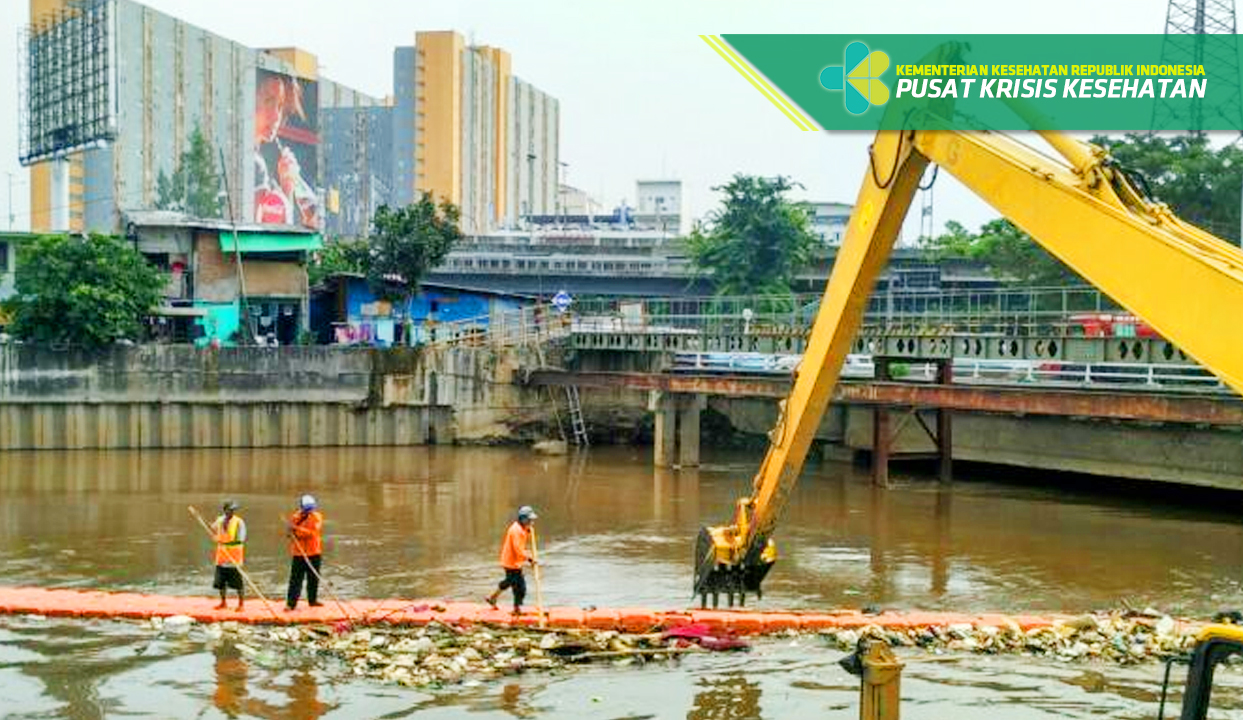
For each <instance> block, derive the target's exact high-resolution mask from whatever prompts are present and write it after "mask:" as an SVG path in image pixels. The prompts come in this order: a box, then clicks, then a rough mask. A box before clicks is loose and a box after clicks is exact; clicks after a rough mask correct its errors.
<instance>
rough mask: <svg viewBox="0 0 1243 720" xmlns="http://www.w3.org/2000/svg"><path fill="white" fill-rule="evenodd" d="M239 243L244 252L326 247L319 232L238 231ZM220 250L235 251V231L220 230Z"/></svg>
mask: <svg viewBox="0 0 1243 720" xmlns="http://www.w3.org/2000/svg"><path fill="white" fill-rule="evenodd" d="M237 244H238V245H240V246H241V250H242V252H244V253H265V252H271V253H275V252H299V251H311V250H320V249H322V248H323V247H324V239H323V238H322V237H321V236H320V235H319V233H255V232H240V231H239V232H238V233H237ZM220 250H221V251H222V252H226V253H231V252H235V249H234V245H233V233H231V232H229V231H227V230H222V231H221V232H220Z"/></svg>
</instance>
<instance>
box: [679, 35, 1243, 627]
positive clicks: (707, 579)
mask: <svg viewBox="0 0 1243 720" xmlns="http://www.w3.org/2000/svg"><path fill="white" fill-rule="evenodd" d="M945 52H947V53H951V52H954V49H953V48H947V49H946V50H945ZM891 105H892V106H893V107H890V108H889V112H902V113H904V114H907V117H908V119H909V118H910V117H911V116H912V115H913V114H914V113H920V116H919V118H918V119H919V120H920V122H918V123H911V125H912V126H915V125H917V126H919V127H921V128H931V129H921V130H918V131H915V130H904V131H901V132H898V131H881V132H880V133H878V134H877V136H876V139H875V142H874V143H873V145H872V146H871V148H870V150H869V167H868V171H867V173H865V175H864V181H863V187H862V188H861V189H860V191H859V196H858V199H857V200H856V203H855V211H854V214H853V215H852V216H851V220H850V224H849V226H848V227H847V230H846V235H845V238H844V240H843V241H842V246H841V248H840V250H839V252H838V255H837V259H836V261H835V263H834V265H833V272H832V275H831V276H830V278H829V283H828V286H827V287H826V289H825V293H824V297H823V299H822V301H821V303H820V310H819V313H818V315H817V316H816V319H815V322H814V324H813V326H812V330H811V334H810V336H809V338H808V342H807V347H806V351H805V352H804V355H803V360H802V363H801V365H800V366H799V369H798V371H797V375H796V377H795V380H794V385H793V387H792V389H791V391H790V394H789V396H788V397H787V398H786V399H785V400H784V401H782V403H781V406H780V408H781V409H780V413H779V418H778V422H777V426H776V428H775V429H774V430H773V432H772V433H770V438H771V444H770V446H769V448H768V452H767V455H766V456H765V458H764V460H763V462H762V464H761V465H760V469H759V472H758V473H756V475H755V478H754V480H753V483H752V491H751V494H750V495H749V496H747V497H745V498H742V499H740V500H739V501H738V502H737V505H736V508H735V513H734V517H733V519H732V521H731V523H730V524H727V525H723V526H718V527H708V528H704V529H703V530H701V532H700V535H699V540H698V543H697V545H696V550H695V553H696V554H695V585H694V591H695V593H696V594H698V595H699V596H700V597H701V599H702V601H703V602H704V604H705V605H706V603H707V600H708V597H709V596H711V597H712V598H713V601H714V604H715V603H716V601H717V598H718V595H719V594H720V593H725V594H727V595H728V597H729V600H730V604H732V603H733V600H734V597H735V596H737V597H738V599H739V601H740V602H741V601H745V594H746V593H748V592H752V593H756V594H759V593H760V583H761V582H762V581H763V579H764V577H765V576H766V575H767V573H768V570H769V569H770V568H771V566H772V564H773V562H774V561H775V558H776V549H775V545H774V544H773V543H772V540H771V535H772V532H773V530H774V528H775V526H776V522H777V520H778V517H779V515H780V512H781V509H782V507H783V505H784V504H785V501H786V498H787V496H788V495H789V493H790V491H791V489H792V488H793V486H794V484H795V483H796V482H797V480H798V477H799V473H800V472H801V470H802V467H803V462H804V460H805V458H806V455H807V450H808V448H809V447H810V445H811V440H812V436H813V435H814V433H815V431H816V429H817V428H818V427H819V425H820V421H821V419H822V418H823V416H824V413H825V411H826V410H827V408H828V404H829V400H830V398H831V397H832V394H833V389H834V386H835V385H836V384H837V380H838V376H839V374H840V372H841V368H842V365H843V363H844V362H845V358H846V354H847V352H848V350H849V348H850V346H851V343H852V342H853V340H854V338H855V335H856V333H857V332H858V330H859V327H860V325H861V323H862V321H863V315H864V310H865V307H866V304H867V299H868V297H869V295H870V294H871V292H872V288H873V287H874V286H875V283H876V280H877V278H878V277H879V275H880V273H881V271H882V270H883V269H884V267H885V265H886V263H887V262H888V260H889V256H890V254H891V252H892V250H893V245H894V242H895V240H896V238H897V236H898V231H899V229H900V227H901V225H902V222H903V220H904V219H905V217H906V213H907V209H908V208H909V207H910V204H911V202H912V200H913V199H914V196H915V192H916V190H917V188H918V183H919V180H920V178H921V176H922V174H923V171H924V169H925V167H926V166H927V165H928V164H929V163H936V164H937V165H938V166H939V167H940V168H941V170H944V171H946V172H948V173H949V174H951V175H953V176H954V177H956V178H957V179H958V180H960V181H961V182H962V183H963V184H964V185H966V186H967V187H968V188H969V189H971V190H972V191H973V192H974V193H975V194H976V195H978V196H979V197H980V198H981V199H983V200H984V201H985V202H987V203H989V204H990V205H992V206H993V207H994V208H996V209H997V210H998V211H1000V212H1001V213H1002V214H1003V215H1004V216H1005V217H1007V218H1009V219H1010V220H1011V221H1012V222H1013V223H1014V224H1015V225H1017V226H1018V227H1020V228H1021V229H1023V230H1024V231H1025V232H1027V233H1028V234H1030V235H1031V236H1032V237H1033V238H1035V240H1036V241H1037V242H1038V243H1040V245H1041V246H1043V247H1044V248H1045V249H1046V250H1047V251H1049V253H1050V254H1052V255H1053V256H1055V257H1057V258H1058V259H1059V260H1061V261H1062V262H1063V263H1065V264H1066V265H1067V266H1068V267H1070V268H1071V269H1073V270H1074V271H1075V272H1077V273H1078V274H1079V275H1080V276H1082V277H1084V278H1086V279H1087V280H1089V281H1090V282H1092V283H1093V284H1094V285H1096V286H1097V287H1099V288H1100V289H1101V290H1103V291H1104V292H1105V293H1106V294H1107V295H1109V296H1110V297H1112V298H1113V299H1114V300H1115V301H1117V302H1118V303H1119V304H1121V305H1122V306H1123V307H1125V308H1127V309H1128V310H1130V311H1131V312H1133V313H1134V314H1135V315H1136V316H1138V317H1140V318H1142V319H1143V320H1144V321H1145V322H1147V323H1148V324H1149V325H1150V326H1152V327H1153V328H1154V329H1155V330H1156V331H1157V332H1158V333H1160V334H1161V335H1162V336H1163V337H1165V338H1167V339H1169V340H1170V341H1172V342H1173V343H1175V344H1176V345H1178V346H1179V348H1180V349H1182V350H1183V351H1184V352H1186V353H1187V354H1188V355H1189V356H1191V357H1193V358H1195V359H1196V360H1197V361H1199V362H1200V364H1202V365H1203V366H1204V367H1206V368H1208V369H1209V370H1211V371H1212V372H1213V373H1215V374H1216V375H1217V376H1218V377H1219V378H1221V380H1222V381H1223V382H1225V383H1226V384H1227V385H1229V386H1230V387H1231V388H1233V389H1234V390H1235V391H1236V392H1243V346H1241V345H1243V342H1241V340H1240V337H1239V335H1238V334H1237V332H1236V330H1235V327H1236V326H1237V322H1238V321H1237V308H1239V307H1243V250H1240V249H1239V248H1237V247H1235V246H1233V245H1230V244H1228V243H1226V242H1225V241H1224V240H1221V239H1220V238H1217V237H1215V236H1213V235H1211V234H1209V233H1207V232H1205V231H1203V230H1201V229H1199V228H1196V227H1194V226H1191V225H1189V224H1187V223H1184V222H1183V221H1181V220H1179V219H1178V218H1177V217H1176V216H1174V215H1173V213H1171V212H1170V211H1169V209H1168V208H1166V207H1165V206H1164V205H1161V204H1159V203H1155V202H1152V201H1150V200H1149V199H1147V198H1146V197H1144V196H1143V194H1142V193H1140V192H1139V191H1138V190H1137V189H1136V188H1135V187H1134V186H1133V185H1132V184H1131V182H1130V180H1129V179H1128V178H1127V176H1126V174H1125V173H1124V172H1123V171H1122V170H1121V169H1120V168H1118V167H1117V166H1116V165H1115V164H1114V163H1113V161H1112V160H1111V158H1110V157H1109V156H1108V154H1107V153H1106V152H1105V151H1104V150H1103V149H1101V148H1099V147H1096V146H1094V145H1091V144H1088V143H1083V142H1080V141H1078V140H1075V139H1074V138H1071V137H1069V136H1066V135H1062V134H1059V133H1054V132H1047V131H1042V132H1041V135H1042V136H1043V137H1044V138H1045V140H1046V141H1048V143H1049V144H1050V145H1051V146H1052V147H1053V148H1054V150H1055V151H1056V152H1057V153H1058V154H1059V155H1061V156H1062V157H1061V159H1055V158H1053V157H1050V156H1048V155H1045V154H1042V153H1040V152H1038V151H1036V150H1034V149H1032V148H1030V147H1027V146H1025V145H1023V144H1021V143H1019V142H1017V141H1015V140H1013V139H1012V138H1009V137H1007V136H1004V135H1001V134H997V133H992V132H987V131H964V130H960V129H955V127H954V126H953V125H952V124H951V123H950V122H949V121H947V120H945V119H944V118H946V117H950V116H951V114H952V106H949V105H947V104H945V103H944V102H941V103H939V104H928V105H911V104H907V105H902V104H901V103H898V102H895V103H891ZM1012 106H1015V109H1016V111H1017V112H1019V114H1020V115H1021V116H1024V117H1027V118H1032V117H1033V116H1034V113H1033V112H1032V111H1031V110H1030V109H1028V108H1026V107H1023V106H1018V105H1017V104H1012Z"/></svg>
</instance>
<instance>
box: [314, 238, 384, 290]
mask: <svg viewBox="0 0 1243 720" xmlns="http://www.w3.org/2000/svg"><path fill="white" fill-rule="evenodd" d="M370 257H371V255H370V247H369V246H368V245H367V241H366V240H337V241H336V242H332V243H329V244H327V245H325V246H324V249H323V250H321V251H319V252H318V253H316V256H315V257H314V258H313V259H312V260H311V263H310V265H309V266H308V267H307V276H308V278H309V279H310V282H311V284H312V285H318V284H319V283H320V282H322V281H323V279H324V278H326V277H328V276H329V275H332V274H333V273H340V272H352V273H361V274H363V275H366V274H367V265H368V261H369V259H370Z"/></svg>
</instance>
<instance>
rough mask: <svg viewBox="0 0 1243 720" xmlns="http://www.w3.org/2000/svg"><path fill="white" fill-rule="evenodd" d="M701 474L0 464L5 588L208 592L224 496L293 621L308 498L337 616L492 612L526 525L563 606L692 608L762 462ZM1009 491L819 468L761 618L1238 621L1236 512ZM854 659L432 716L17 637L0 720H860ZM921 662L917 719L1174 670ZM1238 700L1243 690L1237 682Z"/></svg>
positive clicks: (164, 648)
mask: <svg viewBox="0 0 1243 720" xmlns="http://www.w3.org/2000/svg"><path fill="white" fill-rule="evenodd" d="M707 459H708V464H706V465H705V466H704V467H702V468H699V469H698V470H683V471H657V470H654V469H653V468H652V467H651V462H650V460H651V457H650V449H646V448H634V449H629V448H600V449H593V450H592V451H591V452H590V453H589V454H587V455H585V456H576V457H575V456H572V457H551V458H550V457H542V456H537V455H534V454H532V453H530V452H529V451H527V450H523V449H499V448H371V449H321V450H303V449H299V450H267V451H253V450H248V451H223V450H221V451H216V450H210V451H158V452H70V453H50V452H49V453H0V567H3V568H4V578H3V580H0V582H2V583H4V584H10V585H27V584H28V585H41V586H49V587H83V588H104V589H125V590H138V591H147V592H160V593H168V594H208V593H210V592H211V591H210V582H211V575H210V570H211V568H210V552H211V549H210V544H209V542H208V541H207V539H206V538H205V537H204V536H203V534H202V530H201V529H199V528H198V526H197V525H195V524H194V521H193V519H192V518H191V516H190V515H189V513H188V512H187V510H186V508H187V506H188V505H195V506H197V507H199V508H200V509H201V510H202V511H203V512H204V514H207V513H208V512H209V511H214V510H215V508H216V507H218V505H219V503H220V501H221V500H222V499H223V498H225V497H230V498H234V499H237V500H238V501H239V502H240V503H241V504H242V506H243V511H242V515H243V517H245V518H246V520H247V523H248V525H249V531H250V538H249V543H248V548H247V553H248V555H247V566H248V569H249V570H250V572H251V573H252V575H253V576H254V578H255V580H256V581H257V582H258V583H259V585H260V586H261V587H262V588H264V591H265V592H266V593H269V594H273V595H278V596H279V595H280V588H281V587H282V586H283V583H284V581H285V577H286V571H287V566H286V562H287V561H286V559H285V556H284V545H283V542H282V540H281V525H280V518H279V515H280V513H282V512H286V511H288V510H289V509H291V508H292V506H293V503H294V501H295V499H296V497H297V496H298V495H300V494H301V493H304V492H311V493H314V494H315V495H316V496H317V497H318V498H319V499H320V502H321V504H322V507H323V510H324V513H325V515H326V517H327V520H328V526H327V535H328V539H327V542H326V551H325V574H326V575H327V576H328V577H329V578H330V579H331V580H332V581H333V583H334V584H335V587H336V589H337V591H338V593H339V594H341V595H343V596H349V597H372V598H386V597H443V598H453V599H478V598H479V597H481V596H482V594H483V593H485V592H487V591H488V590H489V589H490V588H491V587H492V586H493V584H494V583H495V581H496V580H498V579H499V577H498V570H497V568H496V556H497V551H498V547H499V542H500V537H501V533H502V532H503V530H504V527H505V525H506V522H507V521H508V519H509V517H510V516H511V515H512V513H513V511H514V509H515V508H516V507H517V506H518V505H521V504H530V505H534V506H535V507H536V509H537V510H538V511H539V513H540V521H539V527H540V539H541V547H540V551H541V555H542V560H543V564H544V570H543V596H544V601H545V603H546V604H548V605H570V606H587V605H596V606H650V607H655V608H660V609H669V608H675V607H687V606H689V605H690V603H691V597H690V558H691V554H692V552H691V550H692V543H693V538H694V535H695V533H696V531H697V529H698V528H699V526H700V525H701V524H704V523H710V522H719V521H721V520H724V519H725V518H726V516H727V515H728V512H729V509H730V507H731V506H732V502H733V500H734V498H735V497H736V496H737V495H738V494H740V493H741V492H743V491H744V490H745V489H746V487H747V485H748V483H749V477H750V475H751V474H752V473H753V472H754V470H755V467H756V466H757V464H758V461H759V457H758V455H756V454H754V453H750V454H747V453H743V454H735V455H725V454H710V455H709V456H708V458H707ZM990 472H992V473H994V474H993V475H991V476H990V475H987V474H984V475H982V476H974V477H970V478H969V479H968V480H963V481H958V482H955V483H952V484H949V485H939V484H938V483H936V482H935V481H933V480H931V479H929V478H927V477H924V476H919V475H904V474H902V473H900V472H895V473H894V474H893V479H894V486H893V487H892V488H890V489H888V490H881V489H876V488H873V487H872V486H871V485H870V484H869V481H868V476H867V471H866V470H864V469H859V468H854V467H851V466H849V465H842V464H812V465H810V466H809V467H808V469H807V470H806V471H805V473H804V476H803V480H802V482H801V483H800V485H799V486H798V487H797V488H796V490H795V492H794V494H793V495H792V497H791V501H790V504H789V507H788V509H787V511H786V513H785V516H784V518H783V521H782V523H781V525H780V526H779V531H778V535H777V541H778V546H779V548H780V551H781V554H782V560H781V561H780V562H779V563H778V565H777V566H776V568H775V569H774V570H773V572H772V574H771V575H770V577H769V580H768V582H767V584H766V588H765V589H766V593H765V597H764V599H763V601H762V602H760V603H758V606H759V607H764V608H773V609H775V608H820V609H823V608H833V607H844V606H846V607H861V606H865V605H878V606H881V607H885V608H898V609H915V608H919V609H951V610H962V611H1003V612H1018V611H1031V612H1041V611H1085V610H1092V609H1105V608H1114V607H1118V606H1119V605H1120V604H1121V603H1122V602H1123V601H1125V602H1128V603H1130V604H1131V605H1132V606H1135V607H1144V606H1152V607H1156V608H1159V609H1161V610H1163V611H1167V612H1171V613H1184V614H1192V615H1206V614H1210V613H1212V612H1214V611H1216V610H1220V609H1223V608H1238V607H1243V524H1241V523H1240V522H1239V521H1238V513H1237V504H1238V503H1239V502H1240V500H1239V499H1238V498H1235V497H1233V496H1211V497H1207V498H1206V497H1202V496H1196V497H1186V496H1185V495H1186V494H1185V493H1163V494H1160V495H1154V494H1152V493H1148V492H1141V489H1142V488H1139V487H1137V486H1134V485H1122V484H1118V485H1109V486H1108V487H1105V488H1102V487H1100V486H1099V484H1096V483H1092V482H1090V481H1073V482H1066V481H1065V480H1064V479H1063V480H1062V481H1060V482H1059V483H1057V484H1056V485H1053V486H1046V485H1044V484H1042V483H1038V482H1033V481H1032V479H1031V478H1030V477H1029V478H1026V479H1025V481H1024V482H1022V483H1018V482H1013V481H1012V478H1009V477H1006V473H1005V471H995V470H994V471H990ZM977 475H978V474H977ZM1037 480H1039V478H1037ZM1087 485H1090V486H1091V487H1085V486H1087ZM842 654H843V653H841V652H840V651H837V650H835V649H832V648H829V647H826V646H825V645H824V643H823V642H821V641H819V640H817V639H816V638H798V639H792V638H783V639H770V640H764V641H761V642H759V643H758V644H757V645H756V647H755V648H754V650H753V651H752V652H750V653H746V654H742V655H738V654H721V655H704V656H700V655H695V656H689V657H687V658H685V659H683V660H681V661H680V662H679V663H677V664H673V665H649V666H647V667H640V666H628V667H598V668H588V669H581V670H575V671H573V672H565V673H561V674H555V675H548V674H545V675H538V674H528V675H524V676H520V677H517V678H514V679H510V680H505V681H498V682H490V683H482V684H478V685H473V686H469V687H462V686H459V687H455V688H451V689H449V690H445V691H437V692H434V693H428V692H422V691H415V690H410V689H405V688H398V687H389V686H381V685H376V684H373V683H371V682H368V681H361V680H353V679H343V678H342V676H341V674H340V668H336V667H334V666H333V665H332V663H331V662H330V661H326V660H322V659H306V660H303V661H299V662H297V663H292V664H291V663H290V662H289V661H287V660H279V661H278V660H274V659H271V658H268V659H267V660H266V661H265V659H264V657H263V656H260V657H259V658H258V659H243V658H242V657H240V655H238V654H237V652H236V651H235V650H233V649H232V648H231V647H230V646H228V645H217V644H212V643H208V642H206V641H203V640H196V639H195V637H194V636H193V635H192V636H190V637H189V638H183V639H169V638H165V637H160V636H158V635H156V634H155V633H154V632H153V631H151V630H149V629H146V628H145V627H141V626H138V625H136V624H131V623H123V622H102V621H100V622H77V621H73V622H70V621H54V620H53V621H48V620H41V619H35V618H0V718H10V717H12V718H61V717H64V718H73V719H75V720H77V719H88V718H90V719H93V718H105V717H141V718H182V717H185V718H222V717H259V718H321V717H323V718H372V717H375V718H381V717H382V718H401V717H416V716H417V717H420V718H423V717H426V718H451V717H470V718H525V717H539V718H687V719H688V720H707V719H709V718H721V719H724V718H731V719H733V718H739V719H741V718H820V717H824V718H854V717H857V709H856V707H857V706H856V697H857V684H856V680H855V679H854V678H853V677H851V676H849V675H847V674H846V673H845V672H844V671H843V670H842V669H841V668H840V667H838V666H837V660H838V659H839V658H840V657H841V656H842ZM903 659H904V660H905V661H906V662H907V663H908V664H907V668H906V670H905V672H904V674H903V697H904V705H903V717H904V718H907V719H908V720H909V719H911V718H928V719H933V718H950V717H952V718H954V720H969V719H972V718H996V717H1004V718H1054V717H1072V718H1087V717H1116V718H1144V717H1155V715H1156V701H1157V697H1158V694H1159V692H1160V681H1161V674H1162V670H1163V668H1162V667H1161V666H1160V665H1157V664H1155V663H1153V664H1149V665H1141V666H1136V667H1127V668H1120V667H1116V666H1113V665H1104V664H1065V663H1061V662H1058V661H1054V660H1037V659H1033V658H1024V657H985V656H955V655H938V656H933V655H924V654H917V653H907V654H904V655H903ZM1174 677H1175V678H1176V679H1177V678H1181V670H1179V669H1177V668H1176V670H1175V674H1174ZM1223 681H1224V682H1226V683H1227V684H1230V685H1232V686H1233V685H1235V684H1238V685H1240V686H1243V678H1238V679H1236V678H1235V673H1234V671H1233V670H1229V671H1226V672H1225V673H1224V678H1223ZM1240 694H1243V693H1240ZM1169 712H1170V711H1169V710H1168V709H1167V715H1168V714H1169ZM1236 712H1237V711H1236ZM1213 717H1218V716H1213ZM1220 717H1236V715H1230V714H1221V715H1220ZM1237 717H1243V715H1237Z"/></svg>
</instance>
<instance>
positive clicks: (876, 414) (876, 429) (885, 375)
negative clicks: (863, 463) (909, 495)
mask: <svg viewBox="0 0 1243 720" xmlns="http://www.w3.org/2000/svg"><path fill="white" fill-rule="evenodd" d="M875 362H876V380H877V381H879V382H885V381H887V380H889V379H890V375H889V361H888V360H887V359H885V358H877V359H876V361H875ZM892 441H893V431H892V430H891V428H890V423H889V410H888V409H886V408H885V407H884V406H882V405H875V406H873V407H872V484H873V485H877V486H879V487H889V449H890V443H891V442H892Z"/></svg>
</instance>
